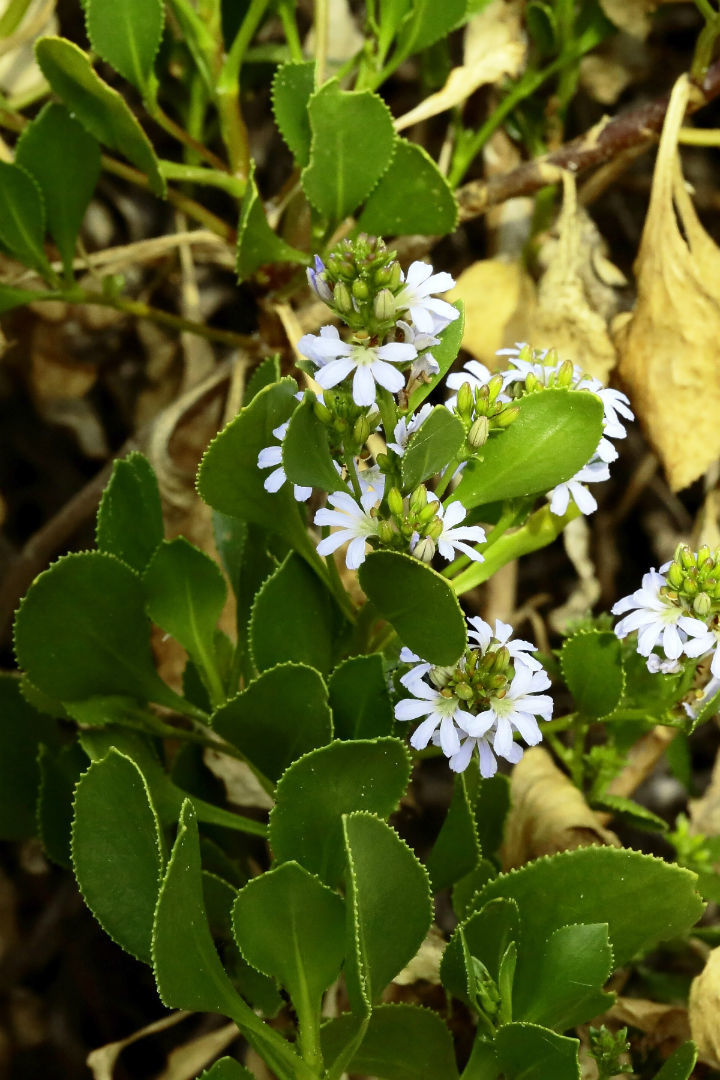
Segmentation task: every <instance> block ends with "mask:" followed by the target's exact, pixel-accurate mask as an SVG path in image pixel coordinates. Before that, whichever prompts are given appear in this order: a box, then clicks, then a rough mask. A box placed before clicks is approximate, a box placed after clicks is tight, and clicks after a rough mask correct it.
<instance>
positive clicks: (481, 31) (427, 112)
mask: <svg viewBox="0 0 720 1080" xmlns="http://www.w3.org/2000/svg"><path fill="white" fill-rule="evenodd" d="M522 8H523V4H522V3H518V2H517V0H511V2H510V3H506V2H505V0H491V3H490V4H488V6H487V7H486V8H484V9H483V10H482V11H480V12H479V13H478V14H477V15H475V16H474V17H473V18H472V19H471V20H470V22H469V23H468V25H467V28H466V30H465V51H464V56H463V63H462V64H461V66H460V67H456V68H453V69H452V71H451V72H450V74H449V76H448V79H447V82H446V83H445V85H444V86H443V88H442V89H441V90H438V91H437V93H435V94H431V95H430V97H427V98H425V100H424V101H422V102H421V103H420V104H419V105H418V106H416V108H414V109H411V110H410V112H408V113H405V115H404V116H401V117H399V119H397V120H396V121H395V130H396V131H404V130H405V128H408V127H410V126H411V125H412V124H417V123H419V122H420V121H421V120H429V118H430V117H431V116H437V115H438V113H442V112H445V111H446V110H447V109H452V108H454V106H455V105H460V104H462V102H463V101H466V100H467V98H469V97H470V95H471V94H473V93H474V92H475V91H476V90H477V89H478V87H479V86H488V85H492V84H493V83H496V82H497V81H498V80H499V79H501V78H502V77H503V76H504V75H510V76H515V75H518V74H519V73H520V71H521V70H522V67H523V64H524V63H525V52H526V44H525V35H524V33H523V29H522Z"/></svg>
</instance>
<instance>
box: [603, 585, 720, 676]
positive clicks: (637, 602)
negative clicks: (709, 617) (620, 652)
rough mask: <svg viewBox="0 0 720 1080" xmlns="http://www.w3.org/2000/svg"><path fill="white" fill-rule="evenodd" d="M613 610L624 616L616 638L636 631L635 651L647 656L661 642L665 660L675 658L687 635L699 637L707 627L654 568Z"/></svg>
mask: <svg viewBox="0 0 720 1080" xmlns="http://www.w3.org/2000/svg"><path fill="white" fill-rule="evenodd" d="M612 613H613V615H624V616H625V617H624V618H622V619H621V620H620V622H619V623H618V624H617V626H616V627H615V633H616V634H617V636H618V637H619V638H624V637H626V636H627V635H628V634H630V633H632V631H633V630H637V632H638V643H637V651H638V652H639V653H640V655H641V656H650V653H651V652H652V651H653V649H654V648H655V646H656V645H660V646H661V647H662V650H663V652H664V653H665V656H666V657H667V659H668V660H678V659H679V657H680V656H681V655H682V653H683V651H684V648H685V643H686V642H687V639H688V637H691V636H695V637H698V636H700V635H702V634H704V633H705V631H706V630H707V627H706V625H705V623H703V622H701V621H700V620H699V619H697V618H694V617H693V616H692V615H691V614H690V613H689V611H688V607H687V605H686V604H684V603H683V601H682V599H681V598H680V596H679V595H678V593H677V592H676V591H675V590H674V589H672V588H670V587H669V586H668V583H667V579H666V578H665V577H664V576H663V574H660V573H658V572H657V570H649V571H648V572H647V574H644V575H643V579H642V586H641V588H639V589H636V590H635V592H634V593H631V595H630V596H624V597H623V598H622V600H618V602H617V603H616V604H614V605H613V608H612Z"/></svg>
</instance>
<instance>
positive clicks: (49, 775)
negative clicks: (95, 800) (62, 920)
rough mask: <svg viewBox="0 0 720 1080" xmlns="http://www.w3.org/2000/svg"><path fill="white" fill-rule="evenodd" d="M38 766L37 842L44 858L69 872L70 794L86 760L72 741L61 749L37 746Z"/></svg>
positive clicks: (71, 807)
mask: <svg viewBox="0 0 720 1080" xmlns="http://www.w3.org/2000/svg"><path fill="white" fill-rule="evenodd" d="M38 763H39V765H40V790H39V792H38V803H37V821H38V832H39V834H40V839H41V840H42V845H43V848H44V849H45V854H46V855H47V857H48V858H49V859H52V861H53V862H54V863H57V864H58V866H64V867H65V868H66V869H68V870H69V869H70V866H71V859H70V829H71V825H72V814H73V806H72V804H73V792H74V790H75V785H76V784H77V782H78V780H79V779H80V776H81V774H82V773H83V772H84V770H85V769H86V768H87V757H86V756H85V754H84V753H83V752H82V750H81V748H80V747H79V746H78V744H77V743H76V742H73V743H70V744H69V745H68V746H64V747H62V749H61V750H55V749H50V747H48V746H41V747H40V755H39V757H38Z"/></svg>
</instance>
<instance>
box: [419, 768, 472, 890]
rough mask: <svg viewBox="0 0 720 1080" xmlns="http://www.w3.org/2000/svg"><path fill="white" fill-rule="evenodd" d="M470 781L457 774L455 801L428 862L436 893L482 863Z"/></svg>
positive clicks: (452, 801) (452, 802) (466, 776)
mask: <svg viewBox="0 0 720 1080" xmlns="http://www.w3.org/2000/svg"><path fill="white" fill-rule="evenodd" d="M470 784H471V779H470V777H469V776H468V775H467V774H466V773H458V774H457V775H456V776H455V780H454V789H453V797H452V800H451V802H450V806H449V807H448V812H447V814H446V815H445V820H444V821H443V823H442V828H441V829H440V832H439V834H438V837H437V839H436V841H435V843H434V844H433V847H432V850H431V851H430V854H429V855H428V857H427V859H426V860H425V866H426V869H427V871H428V873H429V874H430V879H431V881H432V887H433V892H440V890H441V889H446V888H447V887H448V886H449V885H454V884H455V882H456V881H459V880H460V879H461V878H462V877H464V876H465V875H466V874H469V873H470V872H471V871H472V870H474V869H475V867H476V866H477V864H478V863H479V861H480V855H481V851H480V844H479V841H478V837H477V830H476V828H475V813H474V807H473V792H472V791H471V790H469V788H470Z"/></svg>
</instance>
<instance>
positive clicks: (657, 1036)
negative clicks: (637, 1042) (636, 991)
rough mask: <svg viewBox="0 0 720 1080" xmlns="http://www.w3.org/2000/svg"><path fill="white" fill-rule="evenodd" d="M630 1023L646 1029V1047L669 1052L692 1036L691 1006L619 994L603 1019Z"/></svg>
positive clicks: (666, 1053)
mask: <svg viewBox="0 0 720 1080" xmlns="http://www.w3.org/2000/svg"><path fill="white" fill-rule="evenodd" d="M605 1022H607V1023H608V1024H609V1025H613V1024H623V1025H625V1024H629V1025H630V1026H631V1027H634V1028H638V1029H639V1030H640V1031H642V1032H644V1033H645V1035H646V1039H645V1040H644V1045H645V1047H646V1048H647V1049H648V1050H650V1049H655V1048H660V1049H661V1051H662V1053H663V1054H664V1055H666V1056H667V1055H669V1054H671V1053H672V1052H673V1050H676V1049H677V1047H678V1046H680V1044H681V1043H684V1042H686V1041H687V1040H688V1039H689V1038H690V1031H689V1025H688V1012H687V1009H685V1008H683V1007H682V1006H681V1005H664V1004H661V1003H660V1002H657V1001H648V1000H647V999H646V998H630V997H618V998H617V999H616V1001H615V1003H614V1004H613V1005H611V1006H610V1008H609V1009H608V1011H607V1012H606V1013H605V1014H604V1015H603V1023H605Z"/></svg>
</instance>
